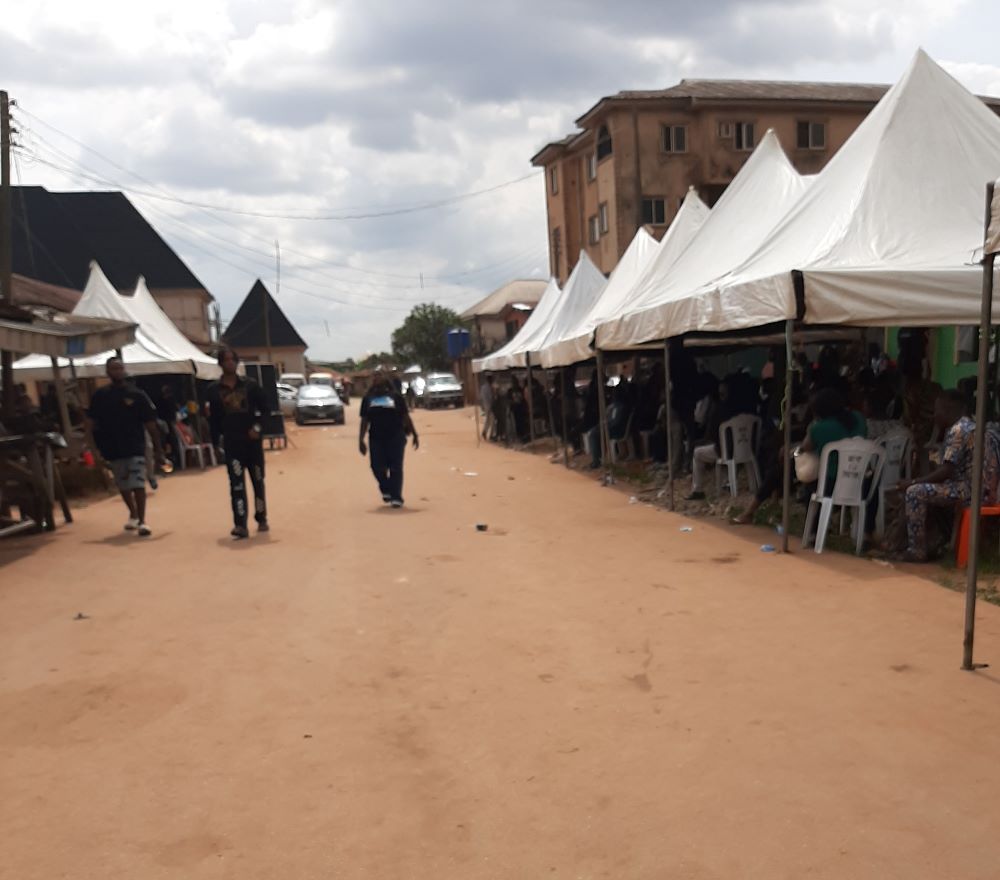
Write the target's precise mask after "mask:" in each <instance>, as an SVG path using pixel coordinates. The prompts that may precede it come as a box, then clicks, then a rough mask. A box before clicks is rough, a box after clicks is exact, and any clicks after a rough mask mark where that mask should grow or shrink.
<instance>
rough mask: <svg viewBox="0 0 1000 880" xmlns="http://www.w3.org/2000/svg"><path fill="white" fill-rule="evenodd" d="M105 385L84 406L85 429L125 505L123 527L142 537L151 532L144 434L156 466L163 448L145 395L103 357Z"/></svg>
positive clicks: (114, 363) (121, 369)
mask: <svg viewBox="0 0 1000 880" xmlns="http://www.w3.org/2000/svg"><path fill="white" fill-rule="evenodd" d="M105 369H106V371H107V374H108V378H109V379H110V380H111V384H110V385H105V386H104V387H103V388H98V389H97V391H95V392H94V396H93V397H92V398H91V401H90V408H89V409H88V410H87V426H86V430H87V433H88V435H89V436H90V437H92V438H93V441H94V445H95V446H96V447H97V450H98V452H100V453H101V455H102V456H103V458H104V460H105V461H106V462H107V463H108V466H109V467H110V468H111V473H112V474H113V475H114V478H115V485H116V486H117V487H118V491H119V492H121V496H122V500H123V501H124V502H125V506H126V507H128V522H126V523H125V531H127V532H135V533H136V534H138V535H141V536H142V537H144V538H145V537H148V536H149V535H151V534H152V531H151V530H150V528H149V526H148V525H146V435H147V434H148V435H149V438H150V440H152V442H153V449H154V450H155V458H156V463H157V466H160V465H162V464H163V447H162V446H161V445H160V431H159V428H158V427H157V425H156V410H155V409H154V408H153V402H152V401H151V400H150V399H149V397H147V396H146V394H145V393H144V392H142V391H140V390H139V389H138V388H136V387H135V386H134V385H132V384H130V383H129V382H127V381H126V376H125V364H123V363H122V360H121V358H119V357H112V358H108V362H107V364H106V366H105Z"/></svg>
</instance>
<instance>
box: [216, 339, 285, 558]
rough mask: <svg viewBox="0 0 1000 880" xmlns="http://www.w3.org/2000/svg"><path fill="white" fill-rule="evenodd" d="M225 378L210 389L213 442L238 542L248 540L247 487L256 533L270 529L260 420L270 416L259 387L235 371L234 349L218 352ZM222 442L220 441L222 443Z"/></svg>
mask: <svg viewBox="0 0 1000 880" xmlns="http://www.w3.org/2000/svg"><path fill="white" fill-rule="evenodd" d="M218 360H219V366H220V367H222V378H221V379H220V380H219V381H218V382H215V383H213V384H212V385H211V386H210V387H209V389H208V407H209V424H210V425H211V428H212V442H213V443H215V445H216V447H218V446H220V445H221V446H222V448H223V452H224V455H225V460H226V471H227V472H228V473H229V499H230V502H231V504H232V508H233V523H234V525H233V530H232V531H231V532H230V533H229V534H231V535H232V536H233V537H234V538H236V539H237V540H239V539H241V538H246V537H249V535H250V532H249V531H248V530H247V485H246V477H245V474H246V473H249V474H250V483H251V484H252V486H253V500H254V519H256V520H257V531H259V532H266V531H269V530H270V527H269V526H268V523H267V502H266V500H265V497H264V443H263V441H262V440H261V420H262V419H263V417H264V416H265V415H267V412H268V409H267V399H266V398H265V397H264V392H263V390H262V389H261V387H260V385H258V384H257V383H256V382H254V381H253V380H252V379H247V378H246V377H245V376H240V375H239V374H238V373H237V372H236V368H237V367H238V366H239V363H240V358H239V355H238V354H237V353H236V352H235V351H233V349H231V348H223V349H222V350H221V351H220V352H219V358H218ZM220 441H221V442H220Z"/></svg>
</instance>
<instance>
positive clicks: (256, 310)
mask: <svg viewBox="0 0 1000 880" xmlns="http://www.w3.org/2000/svg"><path fill="white" fill-rule="evenodd" d="M263 299H266V300H267V319H268V323H269V324H270V327H269V328H268V329H269V330H270V331H271V345H272V346H273V347H274V348H299V347H301V348H307V347H308V346H307V345H306V342H305V340H304V339H303V338H302V337H301V336H299V334H298V331H297V330H296V329H295V327H293V326H292V322H291V321H289V320H288V318H287V317H285V313H284V312H283V311H281V307H280V306H279V305H278V304H277V303H276V302H275V301H274V297H273V296H271V293H270V291H269V290H268V289H267V288H266V287H265V286H264V282H263V281H261V280H260V279H259V278H258V279H257V280H256V281H255V282H254V285H253V287H251V288H250V292H249V293H248V294H247V298H246V299H245V300H243V304H242V305H241V306H240V307H239V308H238V309H237V310H236V314H235V315H233V320H232V321H230V322H229V326H228V327H227V328H226V332H225V333H223V334H222V341H223V342H225V343H226V344H227V345H231V346H233V348H235V349H236V350H237V351H238V350H239V349H240V348H241V347H242V348H263V347H264V346H265V345H267V340H266V339H265V338H264V310H263V309H262V308H261V302H262V300H263Z"/></svg>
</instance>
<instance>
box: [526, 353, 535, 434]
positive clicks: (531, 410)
mask: <svg viewBox="0 0 1000 880" xmlns="http://www.w3.org/2000/svg"><path fill="white" fill-rule="evenodd" d="M524 363H525V365H526V366H527V368H528V380H527V387H526V388H525V389H524V396H525V397H527V398H528V437H529V438H530V442H531V443H534V442H535V400H534V398H535V395H534V394H532V393H531V391H532V389H531V355H530V354H526V355H525V356H524Z"/></svg>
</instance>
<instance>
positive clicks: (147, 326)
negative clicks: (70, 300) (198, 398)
mask: <svg viewBox="0 0 1000 880" xmlns="http://www.w3.org/2000/svg"><path fill="white" fill-rule="evenodd" d="M73 315H77V316H83V317H91V318H110V319H112V320H115V321H124V322H126V323H129V324H135V325H138V326H137V327H136V331H135V341H134V342H131V343H129V344H128V345H125V346H124V347H122V350H121V351H122V360H123V361H124V362H125V366H126V367H127V368H128V372H129V373H130V374H131V375H133V376H147V375H157V374H167V373H183V374H193V375H194V376H196V377H197V378H199V379H214V378H218V376H219V375H221V370H220V369H219V366H218V364H217V363H216V362H215V360H214V359H213V358H211V357H209V356H208V355H206V354H205V353H204V352H202V351H201V350H199V349H198V348H196V347H195V345H194V344H193V343H192V342H191V341H190V340H188V338H187V337H186V336H184V334H183V333H181V331H180V330H178V329H177V326H176V325H175V324H174V323H173V321H171V320H170V318H168V317H167V316H166V314H164V312H163V310H162V309H161V308H160V307H159V306H158V305H157V304H156V301H155V300H154V299H153V297H152V294H150V292H149V289H148V288H147V287H146V282H145V280H144V279H143V278H139V280H138V282H137V283H136V287H135V293H134V294H133V295H132V296H123V295H122V294H120V293H118V291H117V290H115V288H114V287H112V285H111V282H110V281H108V279H107V277H106V276H105V275H104V273H103V272H102V271H101V267H100V266H98V265H97V263H96V262H91V264H90V277H89V278H88V279H87V285H86V287H85V288H84V290H83V296H82V297H81V299H80V302H79V303H77V305H76V307H75V308H74V309H73ZM114 353H115V352H114V349H111V350H109V351H105V352H101V353H100V354H94V355H89V356H86V357H81V358H79V359H77V358H74V359H73V368H74V370H75V372H76V375H77V376H79V377H81V378H93V377H99V376H103V375H104V374H105V363H106V362H107V360H108V358H109V357H111V356H112V355H113V354H114ZM69 365H70V362H69V359H67V358H60V359H59V366H60V367H68V366H69ZM14 370H15V375H16V376H17V378H18V381H21V382H24V381H31V380H45V379H48V378H50V377H51V375H52V364H51V361H50V359H49V358H47V357H43V356H41V355H30V356H28V357H25V358H22V359H21V360H19V361H17V362H16V363H15V364H14Z"/></svg>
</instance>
